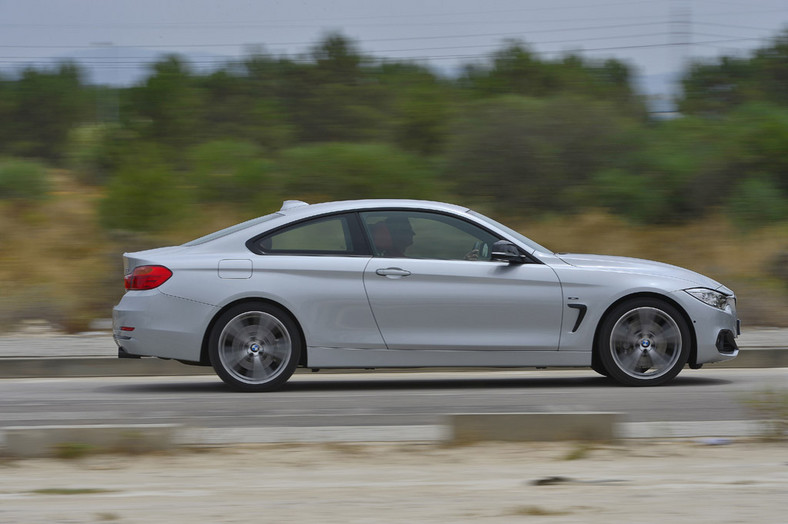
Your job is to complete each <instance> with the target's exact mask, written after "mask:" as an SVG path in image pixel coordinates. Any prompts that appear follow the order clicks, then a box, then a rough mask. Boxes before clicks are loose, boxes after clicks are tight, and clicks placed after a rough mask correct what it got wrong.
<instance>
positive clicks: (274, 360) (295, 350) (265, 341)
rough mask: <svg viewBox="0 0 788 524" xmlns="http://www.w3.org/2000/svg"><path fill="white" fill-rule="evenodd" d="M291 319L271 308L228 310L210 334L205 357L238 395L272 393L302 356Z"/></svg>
mask: <svg viewBox="0 0 788 524" xmlns="http://www.w3.org/2000/svg"><path fill="white" fill-rule="evenodd" d="M299 333H300V332H299V330H298V326H297V325H296V323H295V321H294V320H293V318H292V317H291V316H290V315H289V314H287V313H286V312H285V311H283V310H282V309H281V308H278V307H276V306H274V305H272V304H268V303H265V302H252V303H245V304H239V305H237V306H234V307H231V308H230V309H228V310H227V311H225V312H224V313H222V314H221V316H219V318H218V319H217V320H216V323H215V325H214V327H213V329H212V330H211V334H210V338H209V342H208V354H209V356H210V359H211V365H212V366H213V369H214V371H216V374H217V375H219V378H221V379H222V380H223V381H224V382H225V383H226V384H227V385H228V386H230V387H231V388H232V389H235V390H237V391H273V390H275V389H277V388H279V387H281V386H282V385H283V384H284V383H285V382H287V380H288V379H289V378H290V377H291V376H292V374H293V372H294V371H295V368H296V366H297V365H298V362H299V359H300V356H301V350H302V348H301V346H302V344H301V337H300V334H299Z"/></svg>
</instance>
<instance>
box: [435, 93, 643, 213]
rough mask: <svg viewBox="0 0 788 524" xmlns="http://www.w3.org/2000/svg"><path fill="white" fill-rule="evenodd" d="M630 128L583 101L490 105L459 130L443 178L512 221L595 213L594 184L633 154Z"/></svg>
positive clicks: (513, 100) (520, 100) (478, 107)
mask: <svg viewBox="0 0 788 524" xmlns="http://www.w3.org/2000/svg"><path fill="white" fill-rule="evenodd" d="M629 125H630V124H629V121H628V120H627V119H626V118H624V117H622V116H621V115H620V114H619V113H618V112H617V110H616V109H615V108H613V107H612V106H610V105H608V104H606V103H603V102H593V101H590V100H585V99H582V98H577V97H556V98H550V99H534V98H525V97H514V96H507V97H500V98H494V99H490V100H485V101H483V102H479V103H476V104H474V105H472V106H471V107H469V109H468V111H467V113H466V114H465V115H464V117H463V118H462V119H461V120H459V121H458V122H456V123H455V124H454V125H452V129H453V130H454V132H453V136H452V137H451V139H450V143H449V148H448V151H447V154H446V168H445V171H444V176H445V177H446V178H447V179H450V180H453V181H454V182H455V189H456V191H457V192H458V193H460V194H461V195H463V196H465V197H468V198H469V199H471V200H480V199H487V200H493V201H495V202H496V203H497V204H500V205H502V206H508V208H509V209H511V210H513V214H514V213H516V214H520V215H533V214H537V213H543V212H556V211H567V210H570V209H572V208H573V207H574V206H576V205H582V206H590V205H593V202H591V201H589V200H588V198H586V197H585V196H584V195H585V194H586V193H585V189H587V184H588V182H589V179H590V177H591V175H592V174H593V173H595V172H596V171H599V170H601V169H604V168H606V167H609V166H612V165H614V161H615V159H616V157H617V155H619V154H620V153H621V152H622V151H625V150H626V149H627V148H628V140H627V138H626V134H625V131H626V130H627V129H628V128H629Z"/></svg>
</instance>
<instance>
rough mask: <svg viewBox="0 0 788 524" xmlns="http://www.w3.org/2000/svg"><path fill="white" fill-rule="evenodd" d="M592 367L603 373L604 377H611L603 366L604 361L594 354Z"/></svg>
mask: <svg viewBox="0 0 788 524" xmlns="http://www.w3.org/2000/svg"><path fill="white" fill-rule="evenodd" d="M591 369H593V370H594V371H596V372H597V373H599V374H600V375H602V376H603V377H609V376H610V373H608V372H607V369H605V368H604V366H602V363H601V362H600V361H599V358H598V357H597V356H596V355H594V360H593V362H591Z"/></svg>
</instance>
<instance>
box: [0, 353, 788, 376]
mask: <svg viewBox="0 0 788 524" xmlns="http://www.w3.org/2000/svg"><path fill="white" fill-rule="evenodd" d="M708 367H709V368H710V369H713V368H783V367H788V348H787V349H776V348H748V349H743V350H741V351H740V352H739V356H738V357H736V358H735V359H733V360H729V361H727V362H718V363H716V364H708ZM441 369H444V368H441ZM479 369H483V368H458V369H457V370H456V371H462V370H476V371H478V370H479ZM556 369H558V368H556ZM378 371H379V372H382V371H385V370H378ZM396 371H397V372H402V371H408V372H413V373H418V372H421V371H429V372H433V371H440V370H438V369H435V368H419V369H412V370H401V369H398V370H396ZM298 372H307V373H308V372H310V371H309V370H298ZM331 372H332V371H331V370H323V371H321V373H331ZM337 372H342V373H347V372H348V370H337ZM350 372H352V370H351V371H350ZM212 374H213V369H212V368H211V367H201V366H189V365H186V364H182V363H180V362H177V361H174V360H162V359H156V358H141V359H119V358H114V357H62V358H58V357H52V358H50V357H34V358H26V357H7V358H0V378H56V377H107V376H109V377H111V376H117V377H133V376H190V375H212Z"/></svg>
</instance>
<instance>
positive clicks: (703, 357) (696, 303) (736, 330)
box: [674, 291, 741, 365]
mask: <svg viewBox="0 0 788 524" xmlns="http://www.w3.org/2000/svg"><path fill="white" fill-rule="evenodd" d="M674 297H675V299H676V301H677V302H679V303H680V304H681V306H682V307H683V308H684V311H686V312H687V314H688V315H689V317H690V322H691V324H692V325H691V327H692V329H693V330H694V331H695V341H696V344H697V346H696V349H697V350H696V352H695V357H694V359H693V360H694V361H691V362H690V364H696V365H698V364H706V363H711V362H723V361H725V360H731V359H734V358H736V356H737V355H738V354H739V347H738V345H737V344H736V337H738V336H739V334H741V322H740V321H739V319H738V317H737V315H736V302H735V300H731V301H730V303H729V304H728V305H727V306H726V307H725V309H717V308H715V307H712V306H709V305H708V304H705V303H703V302H701V301H700V300H697V299H696V298H694V297H692V296H691V295H689V294H688V293H685V292H684V291H677V292H676V293H674Z"/></svg>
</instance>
